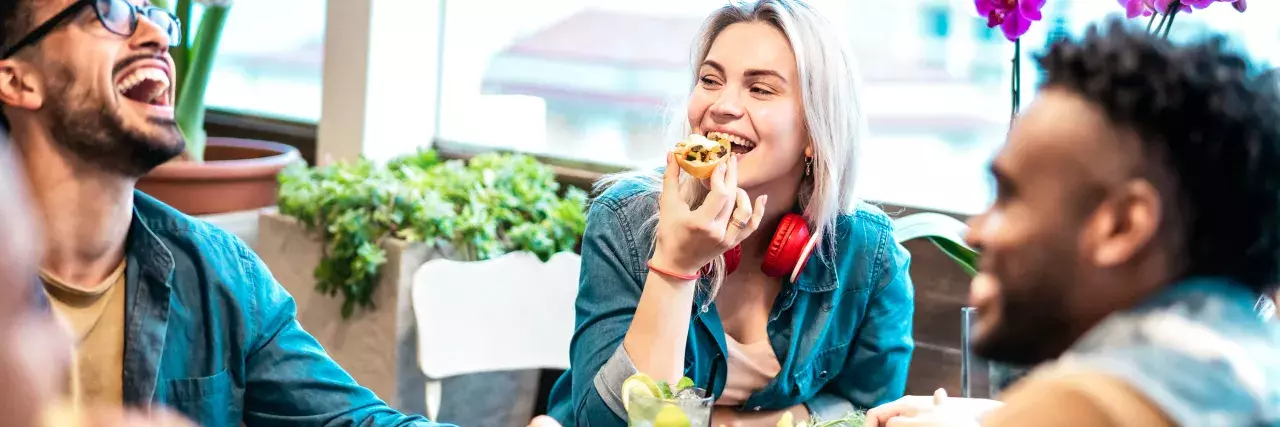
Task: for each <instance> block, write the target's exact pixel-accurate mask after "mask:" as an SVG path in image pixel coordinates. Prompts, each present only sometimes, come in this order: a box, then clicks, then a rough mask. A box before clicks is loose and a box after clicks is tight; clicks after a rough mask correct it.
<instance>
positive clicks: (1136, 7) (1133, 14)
mask: <svg viewBox="0 0 1280 427" xmlns="http://www.w3.org/2000/svg"><path fill="white" fill-rule="evenodd" d="M1120 5H1122V6H1124V16H1126V17H1128V18H1129V19H1133V18H1137V17H1138V15H1146V14H1145V13H1144V12H1148V11H1149V10H1148V8H1147V5H1146V4H1143V3H1142V0H1120ZM1148 16H1149V15H1148Z"/></svg>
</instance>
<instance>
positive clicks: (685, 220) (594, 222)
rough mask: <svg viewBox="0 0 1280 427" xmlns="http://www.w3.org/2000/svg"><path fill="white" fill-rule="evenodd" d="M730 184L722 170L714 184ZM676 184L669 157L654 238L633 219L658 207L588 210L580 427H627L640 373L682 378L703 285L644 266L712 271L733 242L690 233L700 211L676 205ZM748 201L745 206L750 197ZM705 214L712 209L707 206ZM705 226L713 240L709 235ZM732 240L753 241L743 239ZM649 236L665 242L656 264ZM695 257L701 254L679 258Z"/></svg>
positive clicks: (575, 401) (601, 204)
mask: <svg viewBox="0 0 1280 427" xmlns="http://www.w3.org/2000/svg"><path fill="white" fill-rule="evenodd" d="M724 175H725V173H724V171H720V172H717V173H716V175H715V176H714V177H713V180H714V179H724V178H723V177H724ZM678 177H679V168H678V167H677V166H675V165H674V161H673V159H672V158H669V159H668V169H667V171H666V172H665V176H664V187H663V188H664V190H663V193H664V194H663V195H662V196H660V197H659V202H658V204H659V211H660V213H659V220H658V231H657V232H656V233H655V232H654V231H652V229H642V228H644V227H639V226H636V224H637V223H640V222H642V221H640V220H635V218H647V217H648V216H649V215H652V213H653V210H652V209H653V207H652V201H651V199H643V200H642V199H641V198H640V197H636V196H635V194H631V193H628V194H622V195H617V194H613V193H621V192H612V191H611V192H608V193H606V195H604V196H602V197H600V198H597V200H596V201H595V202H594V203H593V204H592V206H591V208H590V210H589V211H588V214H587V227H586V231H585V233H584V236H583V241H582V265H583V267H582V273H581V278H580V282H581V283H580V286H579V290H578V298H577V301H576V307H577V322H576V323H577V330H576V331H575V333H574V337H573V341H572V343H571V344H570V358H571V365H572V369H570V377H571V384H572V386H571V389H572V390H571V397H572V402H571V403H572V414H571V415H567V416H568V417H572V418H573V419H574V420H576V424H577V425H584V424H585V423H588V422H590V423H591V424H593V425H599V424H600V423H607V422H608V421H614V422H621V420H622V419H623V418H624V417H625V415H626V414H625V410H624V409H623V408H624V405H623V403H622V399H621V396H620V392H621V389H622V382H623V381H625V380H626V379H627V378H628V377H630V376H632V375H634V374H635V373H637V372H644V373H646V374H648V375H649V376H651V377H653V378H655V379H658V380H666V381H668V382H669V383H675V382H677V381H678V379H679V378H680V377H681V376H683V372H684V357H685V346H686V344H687V342H686V341H687V340H688V334H689V322H690V310H691V309H692V307H693V295H694V287H695V286H696V285H695V283H694V281H693V280H688V279H680V278H678V277H675V276H673V275H670V274H664V273H659V272H655V271H650V268H649V267H648V266H647V265H646V262H647V261H650V260H651V259H652V261H653V264H654V265H655V266H657V268H658V269H662V270H671V271H675V272H677V273H676V274H681V275H683V274H690V275H692V274H694V273H696V272H697V271H698V269H699V268H701V266H702V265H703V264H705V263H706V260H705V259H703V258H702V257H705V258H711V257H714V256H715V255H719V253H720V252H722V251H723V249H722V248H721V245H724V244H725V243H724V242H711V243H712V244H708V243H707V240H711V239H707V238H706V237H699V236H698V234H697V233H698V231H696V230H693V231H691V230H690V229H691V228H693V227H694V225H693V224H694V223H695V222H696V221H697V219H696V218H694V217H693V216H692V215H693V214H696V213H698V212H697V211H693V212H691V211H689V209H688V206H687V204H684V202H683V200H681V198H680V197H679V196H678V191H679V189H678V188H677V185H676V182H677V179H678ZM741 196H742V198H743V199H745V193H743V194H742V195H741ZM760 203H761V204H762V201H761V202H760ZM703 207H704V208H707V209H710V208H711V207H713V205H711V204H707V203H704V205H703ZM747 212H748V213H749V212H750V211H749V210H747ZM751 218H752V219H751V224H750V225H749V226H748V228H750V229H754V226H755V225H756V224H758V223H759V216H758V215H756V216H752V217H751ZM703 221H707V220H706V219H704V220H703ZM719 226H720V227H721V231H722V234H727V233H724V227H726V225H725V224H724V222H720V223H719ZM702 227H703V228H704V230H703V231H705V228H706V227H707V226H706V225H702ZM663 230H666V231H663ZM734 232H735V233H736V235H737V236H741V237H745V235H746V233H745V230H735V231H734ZM645 233H655V235H654V237H653V238H654V239H657V244H656V245H655V246H656V248H655V250H654V255H653V256H652V257H649V256H648V252H649V251H648V250H647V248H648V247H649V245H648V242H649V239H647V238H646V237H649V236H648V235H646V234H645ZM733 237H735V236H734V235H728V236H727V237H726V236H722V238H733ZM699 238H701V239H702V241H698V240H697V239H699ZM691 240H693V241H692V242H691ZM729 242H730V243H732V242H733V241H732V240H730V241H729ZM691 249H692V250H693V251H694V252H695V253H698V252H699V251H700V252H701V253H702V255H684V256H678V255H675V254H687V253H688V252H683V251H689V250H691ZM717 251H720V252H717Z"/></svg>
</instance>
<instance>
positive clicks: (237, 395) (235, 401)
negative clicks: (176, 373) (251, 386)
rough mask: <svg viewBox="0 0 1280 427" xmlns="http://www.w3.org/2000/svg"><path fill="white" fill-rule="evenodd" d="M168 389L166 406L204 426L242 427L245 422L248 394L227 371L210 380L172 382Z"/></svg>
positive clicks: (166, 389) (207, 378) (165, 383)
mask: <svg viewBox="0 0 1280 427" xmlns="http://www.w3.org/2000/svg"><path fill="white" fill-rule="evenodd" d="M164 389H165V393H164V395H163V396H165V402H164V405H165V406H166V407H168V408H170V409H173V410H176V411H178V412H181V413H182V414H184V415H186V416H187V417H188V418H191V419H192V420H193V421H195V422H196V423H198V424H200V425H201V426H239V425H240V423H241V421H242V414H243V408H244V402H243V397H244V390H243V389H241V388H240V387H238V386H236V385H235V382H234V381H232V378H231V372H230V371H229V370H227V369H223V370H222V371H221V372H218V373H217V374H214V375H211V376H207V377H199V378H176V379H170V380H167V381H165V382H164Z"/></svg>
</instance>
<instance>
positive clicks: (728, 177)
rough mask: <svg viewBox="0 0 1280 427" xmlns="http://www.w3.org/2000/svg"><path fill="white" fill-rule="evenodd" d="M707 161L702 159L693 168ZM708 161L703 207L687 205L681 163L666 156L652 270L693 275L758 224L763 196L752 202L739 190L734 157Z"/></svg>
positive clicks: (734, 244) (736, 164) (675, 157)
mask: <svg viewBox="0 0 1280 427" xmlns="http://www.w3.org/2000/svg"><path fill="white" fill-rule="evenodd" d="M685 163H686V164H687V162H685ZM708 164H709V162H705V161H704V162H699V163H698V164H697V165H696V166H703V167H705V166H707V165H708ZM710 165H711V166H712V168H713V170H712V172H711V176H710V178H708V179H709V181H710V193H708V194H707V197H706V199H705V200H704V201H703V202H702V205H701V206H698V208H697V209H690V207H689V205H688V203H686V202H685V199H684V197H683V195H682V194H681V193H680V185H679V183H680V171H681V169H682V166H683V165H682V164H681V163H680V162H679V161H678V160H677V154H676V153H672V154H670V155H668V156H667V169H666V173H665V174H664V175H663V178H662V195H661V197H660V198H659V200H658V211H659V212H658V230H657V235H656V237H655V238H656V239H657V244H656V247H655V249H654V254H653V258H652V259H651V261H650V262H651V268H654V269H662V270H664V271H667V272H670V273H675V274H679V275H686V276H696V275H697V274H698V271H699V270H701V269H702V267H703V266H705V265H707V264H708V263H710V262H711V261H712V260H714V259H715V257H717V256H719V255H720V254H723V253H724V252H725V251H727V250H729V249H730V248H732V247H734V246H737V245H738V243H741V242H742V240H743V239H746V238H747V236H750V235H751V233H752V232H754V231H755V230H756V228H757V227H758V226H759V225H760V219H761V217H762V216H763V215H764V206H765V202H766V197H765V196H761V197H758V198H756V201H755V205H754V206H752V204H751V200H750V198H749V196H747V192H746V191H745V190H743V189H741V188H738V161H737V157H736V156H733V155H731V154H730V155H727V156H724V157H719V158H717V159H714V160H712V162H710ZM685 167H687V166H685Z"/></svg>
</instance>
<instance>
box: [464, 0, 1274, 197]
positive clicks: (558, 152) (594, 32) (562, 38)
mask: <svg viewBox="0 0 1280 427" xmlns="http://www.w3.org/2000/svg"><path fill="white" fill-rule="evenodd" d="M724 3H725V2H724V1H723V0H655V1H648V2H592V1H586V0H558V1H539V2H527V1H517V0H512V1H498V0H489V1H472V0H468V1H450V2H448V6H447V8H446V12H445V17H446V21H445V22H446V24H445V29H444V53H443V56H442V59H443V63H442V72H441V76H442V77H441V78H442V84H441V99H440V102H441V108H440V109H441V116H440V117H441V122H440V126H439V136H440V137H441V138H442V139H444V140H448V141H451V142H457V143H467V144H478V145H482V146H490V147H502V148H509V149H515V150H520V151H527V152H536V153H542V154H548V155H553V156H560V157H569V158H575V159H580V160H589V161H599V162H605V163H610V164H616V165H625V166H635V167H640V166H643V167H652V166H655V165H659V164H661V159H662V155H663V153H665V151H666V149H667V148H668V147H669V146H671V145H673V144H674V142H675V141H674V140H672V139H671V137H670V136H669V133H667V132H665V131H666V129H668V127H667V126H666V125H667V123H668V120H667V118H668V117H671V116H673V115H674V116H677V117H682V116H683V111H680V110H681V109H682V108H683V106H682V105H683V104H682V102H683V100H684V98H685V97H686V96H687V95H688V91H689V89H690V88H691V86H692V82H693V77H692V74H691V71H689V68H688V63H689V55H690V53H691V51H692V42H693V39H694V37H695V36H696V33H697V30H698V28H699V26H700V24H701V22H702V20H703V19H704V18H705V17H706V16H707V15H708V14H709V12H710V11H712V10H713V9H714V8H716V7H718V6H720V5H723V4H724ZM810 3H811V4H813V5H814V6H816V7H818V8H819V9H821V10H823V11H824V13H825V15H826V16H827V17H828V19H831V20H833V21H835V22H836V24H837V26H838V27H840V28H843V29H845V30H846V32H847V36H848V37H850V40H851V42H852V46H853V48H854V51H855V54H856V56H857V60H858V61H859V65H860V68H861V73H862V77H863V81H864V86H863V88H862V89H863V92H862V94H861V96H862V98H863V103H864V105H865V106H866V107H865V108H866V114H867V115H868V119H869V122H870V126H871V131H872V135H873V136H872V138H871V139H870V140H868V141H865V142H864V145H863V147H864V148H863V159H862V161H861V163H862V169H861V172H860V173H861V175H862V179H859V181H858V185H859V189H858V191H859V193H860V194H861V195H862V196H863V197H866V198H870V199H875V200H881V201H887V202H894V203H902V204H909V205H923V206H927V207H934V208H942V209H951V210H956V211H961V212H974V211H977V210H979V209H981V208H982V207H984V206H985V205H986V203H987V202H988V201H989V200H990V198H991V196H992V186H991V185H990V183H989V178H988V177H987V175H986V168H985V166H986V162H987V161H988V160H989V159H990V157H991V156H992V155H993V154H994V152H995V150H996V149H998V148H999V146H1000V144H1001V143H1002V141H1003V138H1004V133H1005V131H1006V129H1007V127H1008V120H1009V114H1010V108H1011V100H1010V92H1009V86H1010V83H1009V79H1010V78H1011V73H1010V70H1009V68H1010V67H1009V61H1010V59H1011V58H1012V54H1013V46H1012V44H1011V43H1010V42H1008V41H1007V40H1005V38H1004V37H1003V35H1001V34H1000V33H999V32H998V29H997V30H992V29H988V28H987V27H986V25H985V20H982V19H979V18H978V17H977V16H976V13H975V11H974V10H973V8H974V6H973V2H972V1H970V0H955V1H950V0H922V1H883V0H815V1H811V2H810ZM1262 3H1268V4H1265V5H1263V4H1262ZM1275 3H1280V2H1253V4H1251V5H1250V6H1251V7H1253V9H1254V10H1250V11H1249V13H1247V14H1243V15H1241V14H1239V13H1236V12H1235V10H1233V9H1231V7H1230V6H1222V5H1220V6H1215V7H1214V8H1213V9H1212V10H1206V11H1197V12H1196V13H1194V14H1192V15H1191V16H1188V15H1185V14H1184V15H1180V16H1179V19H1178V27H1177V28H1176V31H1175V33H1187V34H1190V33H1193V32H1196V31H1201V30H1202V29H1208V28H1213V29H1220V30H1224V31H1228V32H1230V33H1231V34H1233V36H1234V37H1236V39H1237V40H1239V41H1241V42H1242V43H1245V44H1246V45H1247V46H1248V48H1249V49H1250V50H1251V51H1253V52H1280V46H1277V44H1280V30H1277V27H1276V26H1275V25H1274V24H1273V23H1268V22H1264V19H1263V18H1262V17H1264V16H1277V12H1280V10H1276V9H1277V6H1278V5H1277V4H1275ZM1122 12H1123V10H1122V9H1121V8H1120V7H1119V6H1118V5H1117V4H1116V2H1114V1H1095V0H1088V1H1086V0H1073V1H1072V0H1057V1H1053V2H1049V6H1047V8H1046V10H1045V15H1046V19H1045V21H1043V22H1040V23H1037V24H1036V25H1035V26H1034V27H1033V28H1032V30H1031V32H1030V33H1029V34H1027V35H1026V36H1025V38H1024V40H1023V63H1024V68H1023V69H1024V70H1025V72H1024V73H1023V79H1024V82H1023V88H1024V89H1023V92H1024V93H1023V95H1024V98H1023V105H1026V103H1029V102H1030V101H1031V99H1032V95H1033V93H1032V92H1034V85H1035V83H1036V82H1037V81H1038V80H1039V79H1040V76H1039V74H1038V72H1037V71H1036V69H1035V63H1034V61H1033V60H1032V59H1031V58H1032V54H1034V53H1038V52H1039V51H1041V50H1042V49H1043V47H1044V45H1045V42H1046V40H1048V39H1050V36H1049V35H1050V34H1053V35H1060V34H1066V33H1079V31H1080V30H1081V29H1083V28H1084V25H1085V24H1087V23H1088V22H1091V21H1096V20H1098V19H1100V18H1103V17H1105V16H1106V15H1108V14H1113V13H1122ZM1273 59H1274V58H1273ZM672 110H676V111H672ZM672 113H674V114H672Z"/></svg>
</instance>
